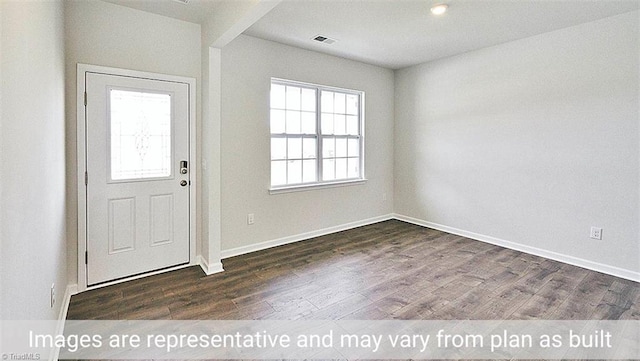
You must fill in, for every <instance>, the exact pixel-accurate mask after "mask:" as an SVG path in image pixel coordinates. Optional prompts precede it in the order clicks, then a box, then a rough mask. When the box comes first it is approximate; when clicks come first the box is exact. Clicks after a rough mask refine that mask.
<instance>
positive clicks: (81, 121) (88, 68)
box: [76, 63, 198, 292]
mask: <svg viewBox="0 0 640 361" xmlns="http://www.w3.org/2000/svg"><path fill="white" fill-rule="evenodd" d="M86 72H91V73H100V74H107V75H116V76H118V75H119V76H128V77H134V78H143V79H152V80H161V81H172V82H179V83H185V84H187V85H188V86H189V158H190V161H189V163H190V164H189V173H190V180H191V186H190V187H189V264H188V265H186V266H185V265H182V266H176V267H171V268H167V269H163V270H160V271H154V272H149V273H146V274H144V275H138V276H133V277H128V278H124V279H120V280H116V281H112V282H107V283H103V284H100V285H96V286H92V287H87V264H86V263H85V254H86V252H87V186H86V184H85V171H86V169H87V128H86V115H85V105H84V104H85V103H84V102H85V73H86ZM76 80H77V83H76V84H77V90H76V93H77V94H76V95H77V97H76V104H77V135H76V138H77V154H78V162H77V171H78V177H77V182H78V292H82V291H86V290H89V289H93V288H100V287H104V286H108V285H111V284H114V283H120V282H125V281H129V280H132V279H136V278H141V277H145V276H148V275H152V274H157V273H162V272H167V271H171V270H175V269H179V268H184V267H188V266H191V265H197V264H198V263H197V259H196V216H197V213H196V209H197V207H196V189H197V179H198V177H197V170H198V167H197V166H196V164H197V162H196V155H197V154H196V149H197V147H196V80H195V79H194V78H187V77H181V76H174V75H164V74H156V73H148V72H141V71H136V70H128V69H120V68H110V67H104V66H98V65H88V64H80V63H78V66H77V79H76Z"/></svg>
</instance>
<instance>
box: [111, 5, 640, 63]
mask: <svg viewBox="0 0 640 361" xmlns="http://www.w3.org/2000/svg"><path fill="white" fill-rule="evenodd" d="M106 1H108V2H111V3H115V4H119V5H124V6H127V7H131V8H136V9H139V10H143V11H147V12H152V13H156V14H160V15H164V16H169V17H173V18H177V19H181V20H185V21H190V22H195V23H201V24H202V23H203V22H204V21H205V20H206V19H207V18H208V17H210V16H211V14H213V13H214V12H215V11H216V9H219V7H220V6H224V5H225V3H226V2H230V1H246V0H190V1H189V3H188V4H187V5H184V4H181V3H179V2H177V1H175V0H106ZM440 2H442V3H447V4H448V5H449V11H447V13H446V14H444V15H442V16H439V17H437V16H434V15H431V13H430V12H429V9H430V7H431V6H432V5H433V4H435V3H440ZM639 8H640V1H638V0H283V1H282V2H281V3H280V4H278V5H277V6H276V7H275V8H274V9H273V10H271V11H270V12H269V13H268V14H266V15H265V16H264V17H262V18H261V19H260V20H258V21H257V22H255V23H254V24H253V25H252V26H251V27H249V28H248V29H247V30H246V31H245V32H244V33H245V34H247V35H251V36H254V37H258V38H262V39H266V40H272V41H276V42H279V43H283V44H288V45H292V46H296V47H300V48H304V49H309V50H314V51H318V52H322V53H327V54H331V55H336V56H341V57H344V58H348V59H353V60H358V61H361V62H365V63H369V64H374V65H378V66H382V67H386V68H390V69H399V68H403V67H407V66H410V65H415V64H419V63H423V62H427V61H431V60H435V59H440V58H444V57H448V56H452V55H456V54H461V53H464V52H467V51H471V50H475V49H480V48H484V47H488V46H492V45H497V44H500V43H504V42H507V41H512V40H516V39H521V38H525V37H529V36H533V35H537V34H541V33H545V32H549V31H553V30H557V29H561V28H565V27H569V26H573V25H577V24H581V23H585V22H589V21H594V20H597V19H601V18H605V17H609V16H613V15H617V14H621V13H625V12H629V11H633V10H637V9H639ZM316 35H323V36H326V37H329V38H333V39H336V40H338V41H337V42H335V43H333V44H331V45H329V44H323V43H318V42H315V41H312V40H311V38H313V37H315V36H316Z"/></svg>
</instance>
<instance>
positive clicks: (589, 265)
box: [393, 214, 640, 282]
mask: <svg viewBox="0 0 640 361" xmlns="http://www.w3.org/2000/svg"><path fill="white" fill-rule="evenodd" d="M393 218H395V219H397V220H400V221H405V222H408V223H412V224H416V225H419V226H423V227H427V228H433V229H437V230H439V231H443V232H447V233H452V234H457V235H459V236H463V237H467V238H471V239H474V240H476V241H481V242H485V243H490V244H493V245H496V246H500V247H504V248H509V249H513V250H516V251H520V252H524V253H529V254H532V255H535V256H540V257H544V258H548V259H551V260H554V261H559V262H563V263H568V264H570V265H574V266H578V267H582V268H586V269H589V270H592V271H596V272H601V273H606V274H609V275H612V276H616V277H620V278H624V279H627V280H631V281H635V282H640V272H635V271H631V270H628V269H624V268H619V267H615V266H610V265H607V264H602V263H598V262H593V261H589V260H586V259H583V258H578V257H574V256H569V255H566V254H562V253H557V252H553V251H549V250H545V249H541V248H536V247H531V246H527V245H524V244H520V243H515V242H511V241H506V240H504V239H500V238H495V237H491V236H486V235H483V234H479V233H474V232H470V231H465V230H462V229H458V228H454V227H449V226H445V225H442V224H438V223H433V222H429V221H425V220H421V219H417V218H413V217H409V216H405V215H402V214H394V215H393Z"/></svg>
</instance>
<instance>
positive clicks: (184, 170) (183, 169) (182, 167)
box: [180, 160, 189, 174]
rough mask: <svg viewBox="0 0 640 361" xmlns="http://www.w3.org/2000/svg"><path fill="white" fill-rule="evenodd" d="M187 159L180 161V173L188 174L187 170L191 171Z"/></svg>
mask: <svg viewBox="0 0 640 361" xmlns="http://www.w3.org/2000/svg"><path fill="white" fill-rule="evenodd" d="M188 164H189V163H187V161H186V160H181V161H180V174H187V172H188V171H189V167H188Z"/></svg>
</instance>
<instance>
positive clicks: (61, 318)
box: [49, 284, 78, 361]
mask: <svg viewBox="0 0 640 361" xmlns="http://www.w3.org/2000/svg"><path fill="white" fill-rule="evenodd" d="M76 293H78V285H77V284H72V285H67V289H65V291H64V296H63V298H62V304H61V305H60V312H59V313H58V322H57V325H56V330H55V334H54V335H62V334H64V323H65V321H66V320H67V313H68V312H69V304H70V303H71V296H73V295H75V294H76ZM59 355H60V347H54V348H52V349H51V354H50V355H49V360H50V361H57V360H58V356H59Z"/></svg>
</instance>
